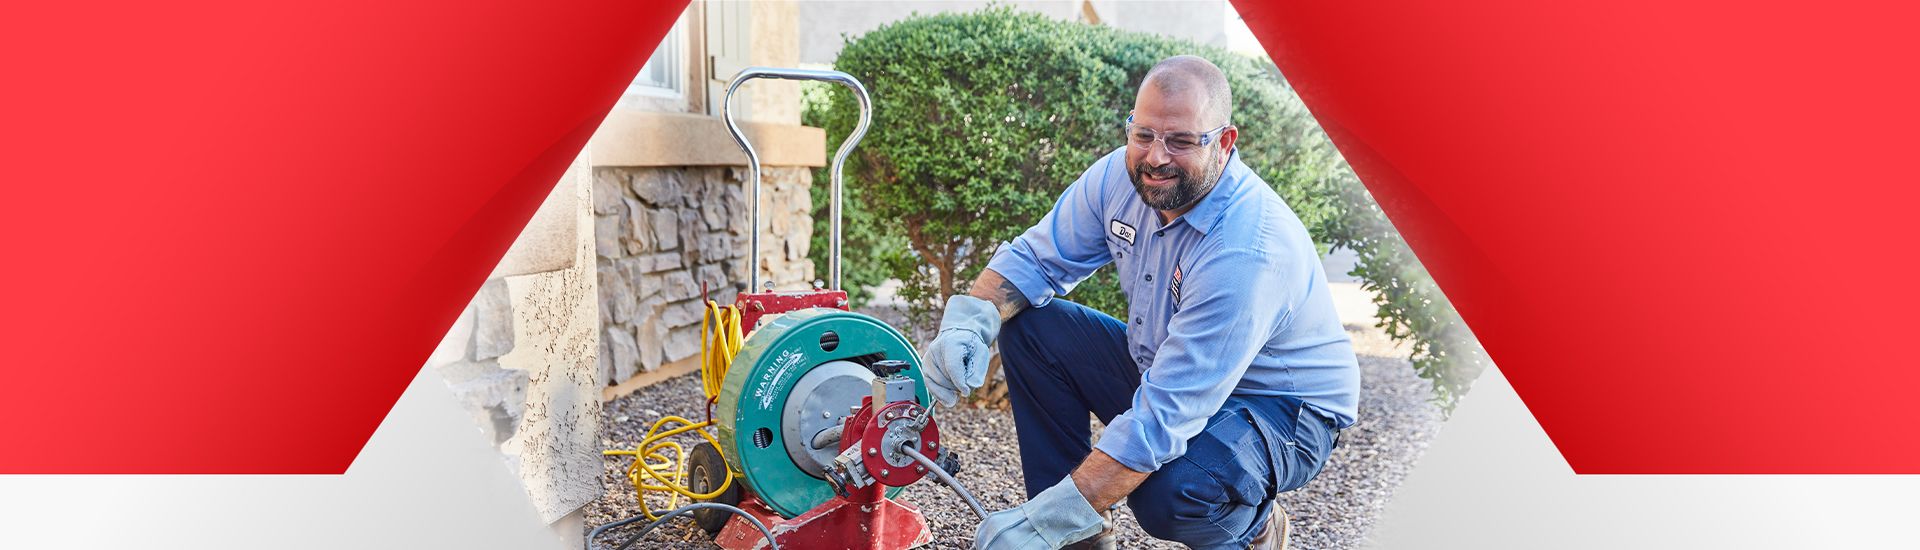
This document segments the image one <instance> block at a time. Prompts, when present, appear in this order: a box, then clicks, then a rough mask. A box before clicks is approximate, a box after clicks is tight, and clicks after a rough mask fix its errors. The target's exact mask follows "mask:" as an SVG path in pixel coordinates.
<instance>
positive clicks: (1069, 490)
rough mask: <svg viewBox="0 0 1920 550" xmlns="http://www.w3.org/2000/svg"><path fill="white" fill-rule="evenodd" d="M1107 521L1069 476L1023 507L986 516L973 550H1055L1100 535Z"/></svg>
mask: <svg viewBox="0 0 1920 550" xmlns="http://www.w3.org/2000/svg"><path fill="white" fill-rule="evenodd" d="M1105 527H1106V518H1105V517H1102V516H1101V515H1100V513H1099V512H1096V511H1094V509H1093V505H1092V504H1088V503H1087V497H1085V496H1081V494H1080V488H1079V487H1076V486H1074V484H1073V476H1071V475H1069V476H1067V478H1066V479H1063V480H1061V481H1060V483H1059V484H1056V485H1054V486H1053V487H1050V488H1048V489H1047V490H1045V491H1041V492H1040V494H1038V495H1034V496H1033V500H1029V501H1027V503H1026V504H1022V505H1019V506H1015V507H1013V508H1008V509H1006V510H1001V511H998V512H994V513H992V514H989V515H987V519H986V520H985V521H982V522H980V530H979V532H977V533H975V534H974V536H973V548H974V550H1025V549H1028V548H1048V549H1055V550H1057V549H1058V548H1060V547H1062V546H1066V545H1068V544H1072V543H1076V542H1080V541H1082V540H1086V539H1087V538H1088V537H1091V536H1094V535H1097V534H1100V530H1101V529H1103V528H1105Z"/></svg>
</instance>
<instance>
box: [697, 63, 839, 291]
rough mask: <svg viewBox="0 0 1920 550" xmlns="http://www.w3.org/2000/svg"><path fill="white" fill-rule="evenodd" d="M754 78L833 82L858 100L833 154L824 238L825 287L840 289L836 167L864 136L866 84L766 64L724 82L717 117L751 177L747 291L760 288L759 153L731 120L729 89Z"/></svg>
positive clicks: (835, 75) (830, 73)
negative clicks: (855, 115) (848, 131)
mask: <svg viewBox="0 0 1920 550" xmlns="http://www.w3.org/2000/svg"><path fill="white" fill-rule="evenodd" d="M756 78H772V79H778V80H816V81H820V82H833V83H836V84H840V85H842V86H846V87H848V88H851V89H853V97H854V98H855V99H857V100H859V102H860V123H859V124H856V125H854V127H853V134H852V135H849V136H847V139H846V141H843V142H841V143H840V151H839V152H836V153H834V154H833V189H832V191H831V197H832V199H830V200H831V201H832V210H831V212H832V216H833V222H832V224H831V227H832V229H831V231H832V233H833V234H832V236H831V238H829V239H828V241H827V281H828V285H829V288H832V289H834V290H840V197H841V191H842V189H841V185H842V184H841V181H840V169H841V168H842V166H843V165H845V164H846V162H847V156H848V155H850V154H852V153H853V146H855V145H858V144H859V143H860V138H862V137H866V135H867V125H868V124H869V123H871V122H872V121H873V103H872V101H871V100H869V99H868V98H867V87H866V86H864V85H861V84H860V81H859V80H858V79H855V78H854V77H853V75H850V74H847V73H843V72H840V71H820V70H811V69H775V68H769V67H747V68H746V69H743V70H741V71H740V74H738V75H734V77H733V82H731V83H729V84H727V96H726V99H725V100H724V101H722V103H721V107H720V113H721V118H722V119H724V120H726V122H727V132H728V133H731V134H733V140H734V141H736V142H739V143H740V148H741V149H743V150H746V152H747V174H748V177H749V178H751V179H752V180H753V199H752V200H753V208H752V211H753V222H752V223H753V236H752V238H751V239H750V241H749V242H751V243H752V244H751V248H749V251H748V254H749V256H748V258H749V262H750V265H749V266H748V269H749V271H748V275H747V292H759V291H760V288H759V286H760V153H759V152H756V151H754V150H753V144H751V143H747V136H746V134H743V133H741V132H740V125H739V124H736V123H735V122H734V121H733V92H734V90H738V89H740V85H741V84H744V83H746V82H747V81H748V80H753V79H756Z"/></svg>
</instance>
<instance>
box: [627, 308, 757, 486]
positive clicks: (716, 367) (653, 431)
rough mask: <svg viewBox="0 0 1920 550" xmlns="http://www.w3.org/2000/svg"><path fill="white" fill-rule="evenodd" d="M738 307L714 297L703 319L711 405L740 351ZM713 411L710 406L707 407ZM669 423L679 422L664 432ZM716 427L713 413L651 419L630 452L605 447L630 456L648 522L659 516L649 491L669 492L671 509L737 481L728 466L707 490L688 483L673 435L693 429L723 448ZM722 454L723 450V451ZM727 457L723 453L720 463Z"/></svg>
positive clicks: (704, 371)
mask: <svg viewBox="0 0 1920 550" xmlns="http://www.w3.org/2000/svg"><path fill="white" fill-rule="evenodd" d="M741 340H742V338H741V334H740V308H739V307H736V306H722V305H720V304H718V303H716V302H714V301H713V300H707V312H706V315H705V316H703V317H702V318H701V320H700V391H701V393H703V394H705V396H706V398H707V404H708V406H709V407H711V406H712V405H713V403H714V402H715V401H716V400H717V399H719V397H720V386H721V384H722V383H724V382H726V380H727V369H728V368H729V367H731V366H732V365H733V356H734V355H735V354H738V353H740V345H741ZM709 411H711V408H709ZM669 425H677V427H673V428H670V429H666V430H664V431H662V428H667V427H668V426H669ZM712 426H713V420H712V417H711V414H709V417H708V420H707V421H706V422H694V421H692V420H687V419H686V418H682V417H678V416H668V417H665V418H661V419H660V420H658V421H655V422H654V423H653V427H652V428H650V429H648V430H647V436H646V437H644V438H641V439H640V444H639V445H638V446H636V447H634V448H633V449H631V450H608V451H601V454H602V455H604V456H616V455H618V456H631V457H633V465H631V466H628V467H627V481H628V482H630V483H632V484H633V490H634V493H635V494H636V496H638V497H639V501H640V512H641V513H642V514H645V515H646V516H647V519H649V520H655V519H659V518H658V517H657V516H655V515H654V513H653V509H652V508H651V507H650V506H648V504H647V495H648V494H649V493H666V498H667V506H666V508H667V509H672V508H674V507H677V506H679V505H680V499H681V498H687V499H692V500H709V499H712V498H714V497H718V496H720V494H721V493H722V492H725V491H726V490H727V487H730V486H732V485H733V478H734V476H735V475H736V474H734V472H733V469H732V468H731V467H729V468H727V476H726V478H724V479H722V480H721V482H720V486H718V487H714V488H713V490H712V491H709V492H706V493H695V492H693V489H691V488H688V487H687V462H688V458H689V457H688V449H687V448H686V447H683V446H681V445H680V443H679V442H677V441H672V440H671V439H669V438H672V437H673V436H677V435H682V434H687V433H693V434H698V435H699V436H700V437H701V438H703V439H706V440H707V442H708V443H711V444H713V448H714V449H715V450H718V449H720V448H721V446H720V440H719V439H717V438H715V437H714V436H713V433H712V432H710V431H708V430H707V428H709V427H712ZM722 452H723V453H724V451H722ZM725 458H726V457H725V456H724V455H723V456H722V457H721V459H722V461H724V460H725Z"/></svg>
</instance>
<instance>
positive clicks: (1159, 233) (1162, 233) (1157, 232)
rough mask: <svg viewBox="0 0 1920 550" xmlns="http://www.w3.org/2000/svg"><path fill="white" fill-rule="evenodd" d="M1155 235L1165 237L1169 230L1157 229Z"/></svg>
mask: <svg viewBox="0 0 1920 550" xmlns="http://www.w3.org/2000/svg"><path fill="white" fill-rule="evenodd" d="M1153 236H1155V237H1165V236H1167V232H1166V231H1164V230H1162V231H1155V232H1153Z"/></svg>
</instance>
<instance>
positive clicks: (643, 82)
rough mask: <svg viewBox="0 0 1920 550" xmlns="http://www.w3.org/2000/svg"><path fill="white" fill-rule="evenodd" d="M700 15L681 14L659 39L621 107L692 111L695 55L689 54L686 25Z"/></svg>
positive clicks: (691, 11)
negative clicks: (691, 71) (689, 89)
mask: <svg viewBox="0 0 1920 550" xmlns="http://www.w3.org/2000/svg"><path fill="white" fill-rule="evenodd" d="M697 15H698V14H697V13H696V12H695V11H694V8H691V7H689V8H688V9H687V11H685V12H681V14H680V19H679V20H677V21H674V23H673V28H671V29H668V30H667V35H666V36H665V37H663V38H661V39H660V45H659V46H656V47H655V48H654V50H653V55H651V56H649V57H647V64H646V65H644V66H642V67H640V73H639V74H636V75H634V77H633V83H631V84H628V85H627V90H626V93H624V94H621V96H620V102H619V106H621V107H626V108H632V109H640V110H646V111H668V112H686V111H688V110H691V107H692V106H691V105H689V102H688V99H689V98H688V96H689V95H698V94H689V93H687V92H688V89H687V87H688V86H689V85H691V84H693V83H694V80H693V78H692V77H691V74H690V73H689V70H690V69H691V67H689V65H691V63H689V61H690V60H691V58H692V52H690V51H688V50H689V48H690V45H689V44H688V42H689V40H688V34H690V32H689V31H688V29H687V24H688V23H687V21H688V20H690V19H693V18H695V17H696V16H697Z"/></svg>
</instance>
